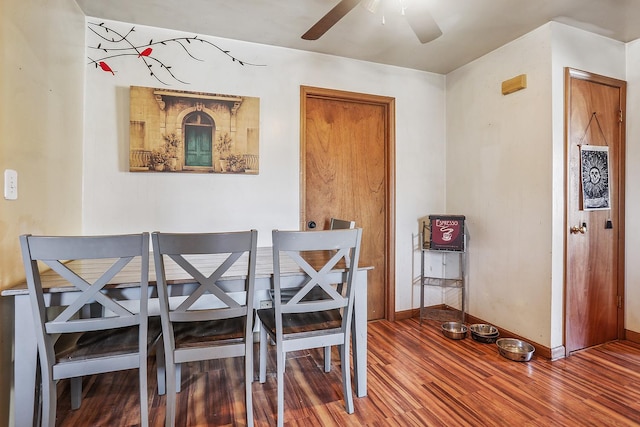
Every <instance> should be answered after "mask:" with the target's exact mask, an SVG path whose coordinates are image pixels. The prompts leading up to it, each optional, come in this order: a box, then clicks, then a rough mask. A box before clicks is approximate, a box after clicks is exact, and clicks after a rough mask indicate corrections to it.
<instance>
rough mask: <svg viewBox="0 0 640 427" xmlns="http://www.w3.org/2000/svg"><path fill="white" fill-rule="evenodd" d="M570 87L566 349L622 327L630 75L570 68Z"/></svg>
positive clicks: (607, 337) (612, 335)
mask: <svg viewBox="0 0 640 427" xmlns="http://www.w3.org/2000/svg"><path fill="white" fill-rule="evenodd" d="M565 91H566V116H567V118H566V126H567V172H566V181H567V203H566V209H567V210H566V220H567V223H566V280H565V297H566V301H565V322H566V323H565V346H566V353H567V355H568V354H570V353H571V352H573V351H576V350H580V349H583V348H587V347H591V346H594V345H598V344H602V343H605V342H607V341H612V340H615V339H618V338H622V336H623V333H624V312H623V304H622V301H623V296H624V165H625V160H624V135H625V132H624V107H625V99H626V83H625V82H624V81H621V80H616V79H612V78H608V77H603V76H598V75H595V74H591V73H586V72H583V71H579V70H573V69H566V73H565ZM581 149H582V150H581ZM581 153H582V154H581Z"/></svg>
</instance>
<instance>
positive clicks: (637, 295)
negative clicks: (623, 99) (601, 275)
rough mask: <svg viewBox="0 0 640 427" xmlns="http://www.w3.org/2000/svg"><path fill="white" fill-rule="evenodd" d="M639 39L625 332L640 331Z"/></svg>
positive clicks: (630, 114) (630, 117)
mask: <svg viewBox="0 0 640 427" xmlns="http://www.w3.org/2000/svg"><path fill="white" fill-rule="evenodd" d="M638 117H640V40H636V41H634V42H632V43H628V44H627V154H626V158H627V170H626V172H627V176H626V183H627V187H626V202H627V203H626V206H625V207H626V213H625V216H626V224H625V239H626V240H625V245H626V249H625V251H626V263H625V267H626V271H625V279H626V290H625V326H626V329H628V330H631V331H635V332H640V263H638V259H640V249H639V248H640V223H639V222H638V220H637V219H638V218H640V186H639V185H638V183H639V182H640V168H639V167H638V159H640V141H639V139H640V125H639V124H638Z"/></svg>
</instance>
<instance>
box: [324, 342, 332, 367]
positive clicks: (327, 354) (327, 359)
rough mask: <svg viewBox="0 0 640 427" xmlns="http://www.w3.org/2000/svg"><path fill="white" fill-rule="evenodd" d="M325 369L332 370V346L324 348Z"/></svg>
mask: <svg viewBox="0 0 640 427" xmlns="http://www.w3.org/2000/svg"><path fill="white" fill-rule="evenodd" d="M324 371H325V372H331V346H327V347H325V348H324Z"/></svg>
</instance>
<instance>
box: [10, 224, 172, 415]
mask: <svg viewBox="0 0 640 427" xmlns="http://www.w3.org/2000/svg"><path fill="white" fill-rule="evenodd" d="M20 244H21V248H22V258H23V263H24V268H25V273H26V278H27V286H28V288H29V295H30V299H31V306H32V308H33V316H34V324H35V329H36V330H35V335H36V339H37V343H38V356H39V358H40V369H41V376H42V423H41V424H42V426H48V427H53V426H55V422H56V405H57V401H56V395H57V393H56V383H57V381H58V380H60V379H63V378H70V379H71V381H72V383H71V384H72V393H74V394H75V396H74V397H72V406H73V407H78V406H79V405H80V393H81V383H82V376H86V375H93V374H100V373H106V372H113V371H120V370H125V369H138V372H139V377H140V420H141V425H142V426H147V425H148V418H149V417H148V413H149V410H148V398H147V354H148V349H149V347H150V346H151V345H152V343H153V341H154V340H156V339H157V338H158V336H159V328H158V330H157V333H156V332H149V331H148V317H147V304H148V301H147V298H148V274H149V234H148V233H142V234H135V235H115V236H74V237H57V236H32V235H22V236H20ZM134 258H139V259H140V266H139V267H136V268H132V267H130V269H132V270H133V271H128V272H127V274H131V280H132V281H134V282H135V283H139V284H140V294H139V295H134V299H133V300H130V299H127V297H126V295H124V293H118V295H117V296H114V295H113V294H111V293H108V292H104V289H105V287H106V285H107V284H108V283H109V282H110V281H111V279H112V278H113V277H114V276H115V275H116V274H118V273H120V272H122V270H123V269H125V267H127V265H129V264H130V262H131V261H132V260H133V259H134ZM70 260H83V261H85V260H87V262H89V261H88V260H91V261H96V262H98V260H99V262H98V263H101V264H104V269H103V270H101V271H96V268H95V266H94V267H92V268H83V267H82V263H80V266H79V267H77V266H78V263H68V262H67V261H70ZM39 263H41V264H42V265H45V266H47V267H49V268H50V269H51V270H53V271H54V272H55V273H57V274H58V275H59V276H60V277H62V278H63V279H64V280H65V281H67V282H68V283H69V284H71V285H73V286H75V287H76V288H77V289H78V292H66V293H65V294H64V297H65V298H69V299H70V301H69V302H68V304H65V306H64V309H63V310H61V311H60V312H57V313H52V312H51V310H48V309H47V307H46V304H45V298H47V297H50V296H51V295H50V294H45V293H44V292H43V288H42V282H41V277H40V266H39ZM85 265H87V264H85ZM90 306H92V307H93V309H91V310H89V309H88V307H90ZM95 306H98V307H100V309H99V310H96V309H95ZM131 307H135V308H134V309H132V308H131ZM88 312H90V313H92V314H91V316H90V317H88V316H86V313H88Z"/></svg>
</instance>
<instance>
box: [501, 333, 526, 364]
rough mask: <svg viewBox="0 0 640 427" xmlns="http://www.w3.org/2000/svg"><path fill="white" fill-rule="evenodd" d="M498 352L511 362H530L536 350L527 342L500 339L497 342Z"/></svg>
mask: <svg viewBox="0 0 640 427" xmlns="http://www.w3.org/2000/svg"><path fill="white" fill-rule="evenodd" d="M496 345H497V346H498V351H499V352H500V354H501V355H502V356H504V357H506V358H507V359H509V360H515V361H516V362H528V361H529V360H531V357H532V356H533V352H534V351H536V348H535V347H534V346H532V345H531V344H529V343H528V342H526V341H522V340H518V339H515V338H500V339H499V340H497V341H496Z"/></svg>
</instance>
